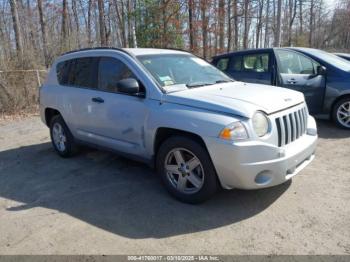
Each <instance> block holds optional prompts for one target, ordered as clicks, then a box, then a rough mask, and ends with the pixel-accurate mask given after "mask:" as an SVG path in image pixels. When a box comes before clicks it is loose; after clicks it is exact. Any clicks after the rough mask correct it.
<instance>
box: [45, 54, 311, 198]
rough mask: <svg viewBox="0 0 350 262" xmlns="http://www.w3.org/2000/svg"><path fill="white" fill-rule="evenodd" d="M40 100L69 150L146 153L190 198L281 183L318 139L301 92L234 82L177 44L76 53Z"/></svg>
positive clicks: (170, 184) (56, 142) (57, 142)
mask: <svg viewBox="0 0 350 262" xmlns="http://www.w3.org/2000/svg"><path fill="white" fill-rule="evenodd" d="M40 108H41V117H42V120H43V122H44V123H46V125H47V126H49V127H50V134H51V139H52V144H53V147H54V149H55V150H56V151H57V153H58V154H59V155H61V156H62V157H68V156H71V155H72V154H73V153H74V152H76V149H77V145H79V144H88V145H92V146H97V147H103V148H107V149H110V150H113V151H116V152H118V153H121V154H124V155H126V156H129V157H133V158H136V159H139V160H142V161H145V162H147V163H150V164H152V165H154V166H155V167H156V169H157V171H158V173H159V175H160V177H161V179H162V181H163V182H164V185H165V187H166V189H167V190H168V191H169V192H170V193H171V194H172V195H173V196H175V197H176V198H177V199H179V200H181V201H184V202H189V203H198V202H201V201H204V200H206V199H208V198H209V197H210V196H212V195H213V194H214V193H215V191H216V190H217V189H218V187H220V186H221V187H223V188H225V189H231V188H241V189H258V188H263V187H270V186H274V185H278V184H281V183H283V182H285V181H287V180H289V179H291V178H292V177H293V176H295V175H296V174H297V173H298V172H299V171H301V170H302V169H303V168H304V167H305V166H307V165H308V164H309V163H310V162H311V161H312V160H313V158H314V152H315V148H316V142H317V129H316V123H315V120H314V119H313V117H311V116H310V115H309V114H308V109H307V106H306V104H305V101H304V96H303V95H302V94H301V93H299V92H296V91H291V90H288V89H283V88H279V87H271V86H264V85H258V84H247V83H243V82H237V81H234V80H232V79H231V78H229V77H228V76H227V75H225V74H224V73H222V72H221V71H219V70H218V69H216V68H215V67H213V66H212V65H210V64H209V63H207V62H206V61H204V60H202V59H201V58H198V57H196V56H194V55H191V54H190V53H186V52H182V51H175V50H163V49H113V48H97V49H86V50H80V51H73V52H70V53H66V54H64V55H62V56H61V57H59V58H58V59H57V60H56V61H55V62H54V64H53V65H52V68H51V71H50V73H49V75H48V77H47V80H46V82H45V84H44V85H43V86H42V87H41V89H40Z"/></svg>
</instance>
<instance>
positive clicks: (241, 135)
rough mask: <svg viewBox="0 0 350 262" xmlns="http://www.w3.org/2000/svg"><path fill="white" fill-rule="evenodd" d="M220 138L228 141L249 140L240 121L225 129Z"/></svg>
mask: <svg viewBox="0 0 350 262" xmlns="http://www.w3.org/2000/svg"><path fill="white" fill-rule="evenodd" d="M219 137H220V138H222V139H226V140H242V139H247V138H248V133H247V130H246V129H245V127H244V125H243V124H242V123H241V122H239V121H238V122H234V123H232V124H230V125H228V126H227V127H225V128H224V129H223V130H222V131H221V132H220V134H219Z"/></svg>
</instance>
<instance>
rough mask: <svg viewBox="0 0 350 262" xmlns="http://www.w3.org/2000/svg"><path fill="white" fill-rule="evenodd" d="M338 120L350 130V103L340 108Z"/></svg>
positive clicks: (345, 103) (347, 102)
mask: <svg viewBox="0 0 350 262" xmlns="http://www.w3.org/2000/svg"><path fill="white" fill-rule="evenodd" d="M337 119H338V121H339V123H340V124H342V125H343V126H344V127H347V128H350V101H346V102H344V103H343V104H341V105H340V106H339V107H338V110H337Z"/></svg>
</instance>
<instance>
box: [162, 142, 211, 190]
mask: <svg viewBox="0 0 350 262" xmlns="http://www.w3.org/2000/svg"><path fill="white" fill-rule="evenodd" d="M164 168H165V172H166V174H167V178H168V180H169V182H170V183H171V185H172V186H173V187H174V188H175V189H176V190H177V191H179V192H181V193H186V194H193V193H196V192H198V191H199V190H200V189H201V188H202V186H203V184H204V169H203V166H202V164H201V162H200V160H199V158H198V157H197V156H196V155H195V154H194V153H193V152H191V151H189V150H187V149H184V148H175V149H173V150H171V151H170V152H169V153H168V154H167V156H166V158H165V163H164Z"/></svg>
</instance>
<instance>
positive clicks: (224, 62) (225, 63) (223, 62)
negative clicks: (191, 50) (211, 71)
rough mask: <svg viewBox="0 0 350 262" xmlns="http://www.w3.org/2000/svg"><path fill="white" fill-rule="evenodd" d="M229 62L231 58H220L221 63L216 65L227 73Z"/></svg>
mask: <svg viewBox="0 0 350 262" xmlns="http://www.w3.org/2000/svg"><path fill="white" fill-rule="evenodd" d="M228 61H229V58H227V57H225V58H220V59H219V61H218V62H217V63H216V67H217V68H219V69H220V70H221V71H226V70H227V68H228Z"/></svg>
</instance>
